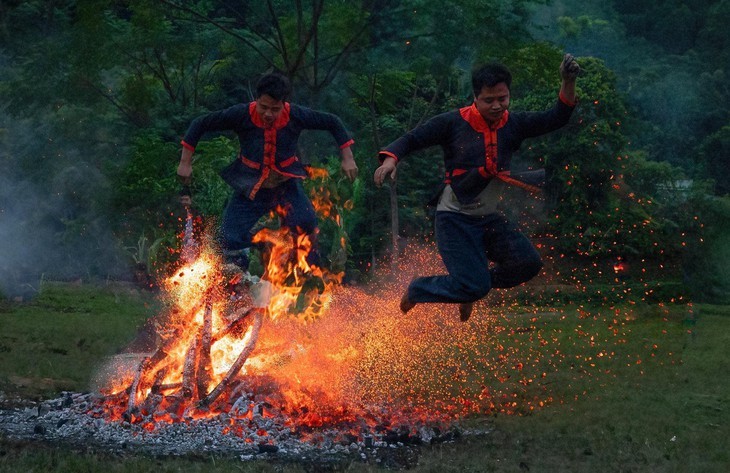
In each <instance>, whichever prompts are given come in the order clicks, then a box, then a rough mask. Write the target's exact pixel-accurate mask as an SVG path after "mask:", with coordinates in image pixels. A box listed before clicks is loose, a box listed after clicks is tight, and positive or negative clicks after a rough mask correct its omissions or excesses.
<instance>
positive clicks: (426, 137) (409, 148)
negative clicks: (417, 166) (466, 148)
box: [381, 112, 453, 161]
mask: <svg viewBox="0 0 730 473" xmlns="http://www.w3.org/2000/svg"><path fill="white" fill-rule="evenodd" d="M452 115H453V112H447V113H442V114H440V115H436V116H435V117H433V118H431V119H430V120H428V121H427V122H426V123H424V124H423V125H420V126H418V127H416V128H414V129H413V130H411V131H409V132H408V133H406V134H405V135H403V136H401V137H400V138H398V139H397V140H395V141H394V142H392V143H390V144H389V145H388V146H386V147H385V148H383V149H382V150H381V153H383V154H384V155H391V156H394V157H395V158H396V159H398V160H399V161H400V160H401V159H403V158H404V157H405V156H406V155H407V154H408V153H411V152H413V151H417V150H419V149H423V148H428V147H429V146H435V145H440V144H444V143H445V141H446V139H447V137H448V134H449V131H450V130H451V125H452V123H453V116H452Z"/></svg>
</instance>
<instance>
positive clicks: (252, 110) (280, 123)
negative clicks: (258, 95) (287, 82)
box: [248, 100, 291, 130]
mask: <svg viewBox="0 0 730 473" xmlns="http://www.w3.org/2000/svg"><path fill="white" fill-rule="evenodd" d="M290 110H291V104H290V103H289V102H284V108H283V109H282V111H281V113H280V114H279V116H278V117H277V118H276V121H275V122H274V124H273V125H271V126H269V125H267V124H266V123H265V122H264V121H263V120H262V119H261V117H260V116H259V114H258V113H256V101H255V100H254V101H253V102H251V103H249V104H248V114H249V115H250V116H251V122H252V123H253V124H254V125H256V126H257V127H259V128H264V129H271V128H273V129H274V130H280V129H281V128H284V127H285V126H286V124H287V123H289V111H290Z"/></svg>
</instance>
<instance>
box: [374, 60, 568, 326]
mask: <svg viewBox="0 0 730 473" xmlns="http://www.w3.org/2000/svg"><path fill="white" fill-rule="evenodd" d="M559 70H560V77H561V79H562V84H561V87H560V93H559V98H558V100H557V101H556V103H555V105H554V106H553V107H552V108H551V109H549V110H546V111H542V112H515V113H510V112H509V110H508V109H509V105H510V86H511V83H512V75H511V73H510V71H509V70H508V69H507V68H506V67H505V66H503V65H501V64H488V65H486V66H484V67H481V68H479V69H477V70H475V71H474V73H473V74H472V89H473V92H474V102H473V103H472V104H471V105H470V106H467V107H464V108H461V109H459V110H454V111H450V112H446V113H443V114H440V115H437V116H435V117H433V118H431V119H430V120H429V121H427V122H426V123H424V124H423V125H421V126H419V127H417V128H415V129H413V130H411V131H410V132H408V133H406V134H405V135H403V136H401V137H400V138H398V139H397V140H395V141H394V142H393V143H391V144H389V145H388V146H386V147H385V148H384V149H383V150H381V151H380V153H379V155H378V159H379V160H380V162H381V165H380V167H378V168H377V169H376V170H375V174H374V180H375V184H376V185H378V186H380V185H382V184H383V182H384V181H385V179H386V178H387V177H388V176H390V177H391V178H393V179H394V178H395V177H396V166H397V164H398V162H399V161H400V160H401V159H403V158H404V157H405V156H406V155H407V154H408V153H410V152H412V151H416V150H419V149H423V148H426V147H429V146H435V145H440V146H441V147H442V148H443V152H444V165H445V170H446V176H445V179H444V184H445V185H444V186H443V190H442V191H441V192H440V194H439V196H438V203H437V207H436V222H435V232H436V240H437V245H438V250H439V254H440V255H441V258H442V260H443V262H444V265H445V266H446V270H447V271H448V274H447V275H443V276H428V277H418V278H416V279H414V280H413V281H411V283H410V285H409V286H408V288H407V289H406V292H405V293H404V294H403V297H402V299H401V301H400V310H401V311H402V312H403V313H407V312H408V311H409V310H411V309H412V308H413V307H415V305H416V304H419V303H423V302H444V303H457V304H459V313H460V317H461V320H462V321H466V320H467V319H468V318H469V316H470V315H471V312H472V309H473V304H474V302H475V301H477V300H479V299H481V298H482V297H484V296H486V295H487V293H488V292H489V290H490V289H491V288H509V287H514V286H517V285H519V284H522V283H524V282H527V281H529V280H530V279H532V278H533V277H535V276H537V274H538V273H539V272H540V269H541V268H542V261H541V259H540V256H539V254H538V253H537V250H535V248H534V247H533V246H532V244H531V243H530V241H529V240H528V239H527V237H525V235H524V234H523V233H522V232H521V231H520V230H519V229H518V228H517V226H516V225H515V224H513V223H512V222H510V221H508V220H507V218H506V217H505V216H504V215H502V214H501V213H500V212H499V211H498V207H497V205H498V203H499V201H500V197H501V195H502V191H503V189H504V186H507V185H516V186H520V187H523V188H526V189H528V190H533V189H534V190H536V189H537V188H536V187H535V184H538V183H537V182H527V181H528V180H529V179H530V176H529V175H525V176H517V175H512V174H511V173H510V163H511V159H512V154H513V153H514V152H515V151H517V150H518V148H519V146H520V144H521V143H522V141H523V140H525V139H526V138H530V137H535V136H539V135H542V134H545V133H548V132H551V131H554V130H557V129H558V128H560V127H562V126H563V125H565V124H566V123H567V122H568V120H569V119H570V116H571V114H572V112H573V109H574V108H575V104H576V95H575V82H576V78H577V77H578V74H579V73H580V66H579V65H578V63H577V62H576V61H575V59H574V58H573V56H572V55H570V54H566V55H565V56H564V57H563V60H562V62H561V64H560V68H559ZM531 177H534V175H533V176H531ZM540 177H541V179H539V180H542V178H543V177H544V176H540ZM490 261H491V262H493V263H494V265H493V267H492V268H491V269H490V267H489V263H490Z"/></svg>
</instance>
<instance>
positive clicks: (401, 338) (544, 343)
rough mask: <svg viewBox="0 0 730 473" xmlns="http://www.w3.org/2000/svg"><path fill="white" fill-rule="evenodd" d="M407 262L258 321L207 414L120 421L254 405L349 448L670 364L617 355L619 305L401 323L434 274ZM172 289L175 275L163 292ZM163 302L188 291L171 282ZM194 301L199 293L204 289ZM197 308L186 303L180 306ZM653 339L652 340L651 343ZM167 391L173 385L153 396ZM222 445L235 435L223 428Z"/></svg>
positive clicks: (428, 312)
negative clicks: (411, 288)
mask: <svg viewBox="0 0 730 473" xmlns="http://www.w3.org/2000/svg"><path fill="white" fill-rule="evenodd" d="M408 254H409V260H408V264H407V265H406V264H404V265H403V266H402V267H399V268H397V269H394V270H393V273H394V274H397V277H395V276H394V274H383V275H381V276H380V277H379V278H378V280H380V281H386V282H384V283H383V284H382V285H381V286H380V287H362V288H361V287H356V286H334V285H331V286H328V291H329V292H328V294H327V297H328V303H327V304H326V305H325V306H324V307H325V309H326V310H323V311H322V312H320V313H319V314H318V316H317V317H308V318H305V319H302V318H300V317H298V316H287V315H286V313H280V314H279V316H277V317H267V318H266V319H265V321H264V323H263V325H262V328H261V331H260V333H259V336H258V341H257V343H256V346H255V349H254V351H253V353H252V355H251V356H250V358H249V359H248V360H247V362H246V364H245V365H244V368H243V369H242V370H241V372H240V374H239V375H238V377H237V382H236V383H235V384H232V385H231V387H230V390H229V392H228V393H227V395H226V396H223V397H221V399H220V400H219V402H216V403H215V404H213V405H211V406H209V408H206V409H197V408H195V407H194V405H193V403H192V402H189V403H188V405H186V406H183V408H180V406H179V405H177V407H176V415H175V416H170V415H169V414H170V413H169V412H165V409H164V408H165V403H164V402H163V403H160V404H158V405H157V409H158V412H157V414H154V413H152V412H147V413H145V412H142V413H139V414H137V415H136V417H133V418H132V420H133V421H137V422H147V423H148V425H149V426H150V428H154V422H160V421H162V422H181V421H186V420H187V419H191V418H199V417H211V416H218V415H220V414H226V415H228V416H231V418H232V419H235V418H236V417H237V416H239V417H240V418H241V419H240V420H245V419H246V418H250V416H251V415H253V410H254V407H255V406H254V405H264V406H266V407H265V408H264V410H265V411H266V412H264V413H263V414H264V415H272V416H274V415H276V416H285V417H287V418H288V420H287V422H290V423H291V425H292V426H293V428H299V429H301V428H307V429H311V428H315V429H316V428H320V427H327V428H331V427H337V426H341V427H343V428H346V429H349V431H350V432H351V435H355V436H358V435H361V434H362V432H363V431H364V429H367V428H374V427H376V426H384V425H385V426H388V428H392V429H404V428H405V429H408V430H417V429H418V428H419V427H420V426H439V427H440V428H448V426H449V425H451V424H452V423H453V422H454V421H457V420H459V419H463V418H464V417H468V416H470V415H472V414H482V415H483V414H494V413H503V414H517V415H524V414H528V413H530V412H532V411H534V410H535V409H540V408H542V407H545V406H548V405H550V404H551V403H554V402H561V403H562V402H571V401H572V399H566V398H559V399H556V398H555V396H554V393H553V389H551V388H552V387H553V386H555V384H554V383H569V384H573V383H574V384H575V389H574V390H573V396H574V398H573V399H575V398H577V397H579V396H581V395H583V394H585V392H586V389H585V386H592V387H596V386H600V384H601V383H605V382H608V381H609V380H611V379H612V378H615V377H616V376H619V374H618V373H616V372H615V366H616V360H622V361H621V364H622V365H625V367H626V369H636V370H641V364H642V362H643V359H644V357H646V356H651V357H654V356H657V355H658V356H662V357H664V358H665V359H667V360H668V361H669V362H673V361H672V358H671V357H672V353H662V350H661V347H660V346H659V344H658V343H653V344H652V347H650V348H649V349H648V351H647V352H646V353H625V352H624V351H623V350H622V349H621V348H622V345H623V344H624V343H625V341H626V339H627V337H630V336H631V332H630V322H631V320H632V319H634V318H635V317H636V314H635V313H634V309H633V308H632V307H631V305H621V306H617V307H616V308H615V309H614V310H613V313H612V314H611V316H610V317H606V316H605V314H606V308H605V307H602V308H601V310H600V312H599V311H598V310H596V313H595V314H594V313H592V312H591V310H590V309H589V308H585V307H583V306H567V308H563V309H544V308H543V309H539V311H538V309H534V312H532V313H531V312H529V309H528V311H526V310H525V307H520V308H519V309H518V310H515V307H513V306H510V305H490V304H488V303H487V302H480V303H479V304H477V307H476V310H475V313H474V315H473V316H472V318H471V319H470V320H469V322H467V323H462V322H460V321H459V317H458V311H457V308H456V306H454V305H446V304H423V305H418V306H417V307H416V308H415V309H414V310H412V311H411V312H409V314H408V315H407V316H404V315H403V314H401V313H400V312H399V310H398V301H399V299H400V296H401V294H402V292H403V291H404V290H405V287H406V284H407V282H408V281H410V279H411V278H412V277H414V276H416V275H419V274H436V273H440V272H442V271H443V269H442V268H441V267H440V260H439V258H438V255H437V253H436V251H435V248H433V246H424V247H421V248H410V249H409V252H408ZM196 264H197V263H196ZM195 271H198V270H197V269H196V270H195ZM196 274H197V273H196ZM200 274H205V277H204V278H202V279H210V280H216V277H215V276H214V275H211V274H208V273H207V272H205V271H202V270H201V271H200ZM179 277H180V274H179V273H177V274H176V275H174V276H173V277H172V280H176V279H175V278H179ZM387 281H390V282H387ZM396 281H398V282H396ZM196 284H197V283H196ZM193 286H194V285H193ZM181 287H182V288H183V289H181ZM171 290H172V291H175V290H184V291H188V290H190V287H187V286H186V285H185V284H182V283H181V282H179V281H178V284H173V285H172V286H171ZM194 290H195V291H198V292H200V291H202V293H205V292H206V291H208V290H209V287H207V286H206V287H205V288H194ZM186 297H187V296H186ZM199 299H200V297H198V298H197V299H196V298H195V297H192V298H191V297H187V299H186V300H190V301H191V304H192V301H194V300H199ZM200 306H201V305H200V303H199V302H198V306H197V308H196V307H193V309H190V308H186V309H185V311H188V312H190V310H192V311H196V310H197V312H196V313H198V314H199V313H200V311H201V307H200ZM657 310H659V311H661V310H662V309H661V308H659V309H657ZM185 311H182V312H185ZM214 312H215V313H223V309H218V308H217V307H216V308H215V309H214ZM600 314H603V315H600ZM576 317H577V318H579V319H585V320H586V324H585V325H586V328H585V330H584V329H583V326H582V325H578V328H577V329H575V330H574V332H573V333H562V331H561V329H560V323H559V322H560V320H564V319H566V318H576ZM189 323H191V324H192V325H191V326H190V327H188V328H183V329H182V333H184V334H185V333H186V334H188V335H185V336H182V337H181V338H180V340H181V341H183V345H182V346H188V345H187V344H189V337H190V335H189V334H190V333H195V332H196V331H197V328H196V327H198V326H199V325H200V324H201V323H202V322H201V320H200V317H199V316H197V318H194V319H192V320H190V322H189ZM217 328H219V327H218V326H217V325H216V329H217ZM179 332H180V331H178V333H179ZM247 333H249V332H247ZM239 335H241V334H239ZM243 336H244V337H245V335H243ZM185 337H188V338H185ZM656 339H657V340H660V339H661V333H658V334H657V338H656ZM236 343H245V341H243V339H241V340H238V341H235V340H234V341H233V343H231V342H230V341H229V342H226V343H223V341H221V343H220V344H216V345H214V346H213V349H212V351H211V356H212V358H213V359H212V365H213V367H214V372H215V375H214V376H213V378H212V380H211V383H212V384H214V383H215V381H216V379H219V378H220V376H222V374H224V373H225V371H226V369H227V368H228V367H229V366H230V364H231V357H233V358H235V357H236V354H237V353H238V352H239V351H240V348H239V347H238V346H237V345H236ZM184 355H185V351H184V350H180V351H179V352H178V354H177V355H175V356H176V357H177V358H178V362H177V363H178V364H181V363H184V358H185V356H184ZM605 366H610V367H613V368H604V367H605ZM128 368H129V367H128ZM181 369H182V368H181V367H178V368H177V372H178V373H179V372H180V371H181ZM172 371H175V370H172ZM125 376H126V377H125ZM130 376H133V373H130V372H127V373H126V375H125V374H123V373H119V374H117V375H115V378H114V380H115V381H117V385H118V386H122V387H124V386H128V385H129V379H130ZM119 381H121V382H119ZM175 382H179V379H175V378H171V379H169V380H166V381H165V382H164V383H163V384H167V385H171V384H174V383H175ZM148 386H149V384H148ZM209 389H212V387H211V388H209ZM561 389H562V390H563V391H564V386H562V387H561ZM242 392H248V393H249V394H252V396H248V397H246V399H245V402H246V403H247V405H246V406H245V408H244V409H240V407H241V406H240V403H239V404H238V405H236V401H238V400H239V399H237V398H236V396H238V395H240V394H241V393H242ZM163 394H164V393H163ZM123 397H124V396H122V398H123ZM253 399H256V402H254V401H253ZM122 400H123V399H122ZM119 401H120V399H119V398H118V397H112V398H110V406H109V407H110V409H109V410H108V411H107V413H108V415H109V418H108V420H112V421H115V420H121V419H123V418H124V416H123V415H122V411H123V409H124V408H125V407H126V404H125V403H124V402H121V403H119ZM168 405H169V404H168ZM234 406H236V408H235V409H233V407H234ZM160 409H162V410H160ZM145 414H146V415H145ZM151 420H154V422H151ZM230 433H232V434H237V435H239V436H242V437H246V435H247V434H246V430H245V428H242V427H241V426H240V425H239V424H236V422H235V421H232V428H231V430H230Z"/></svg>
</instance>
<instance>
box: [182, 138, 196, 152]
mask: <svg viewBox="0 0 730 473" xmlns="http://www.w3.org/2000/svg"><path fill="white" fill-rule="evenodd" d="M180 144H181V145H183V148H185V149H189V150H190V151H195V146H193V145H191V144H189V143H186V142H185V140H182V141H181V142H180Z"/></svg>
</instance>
